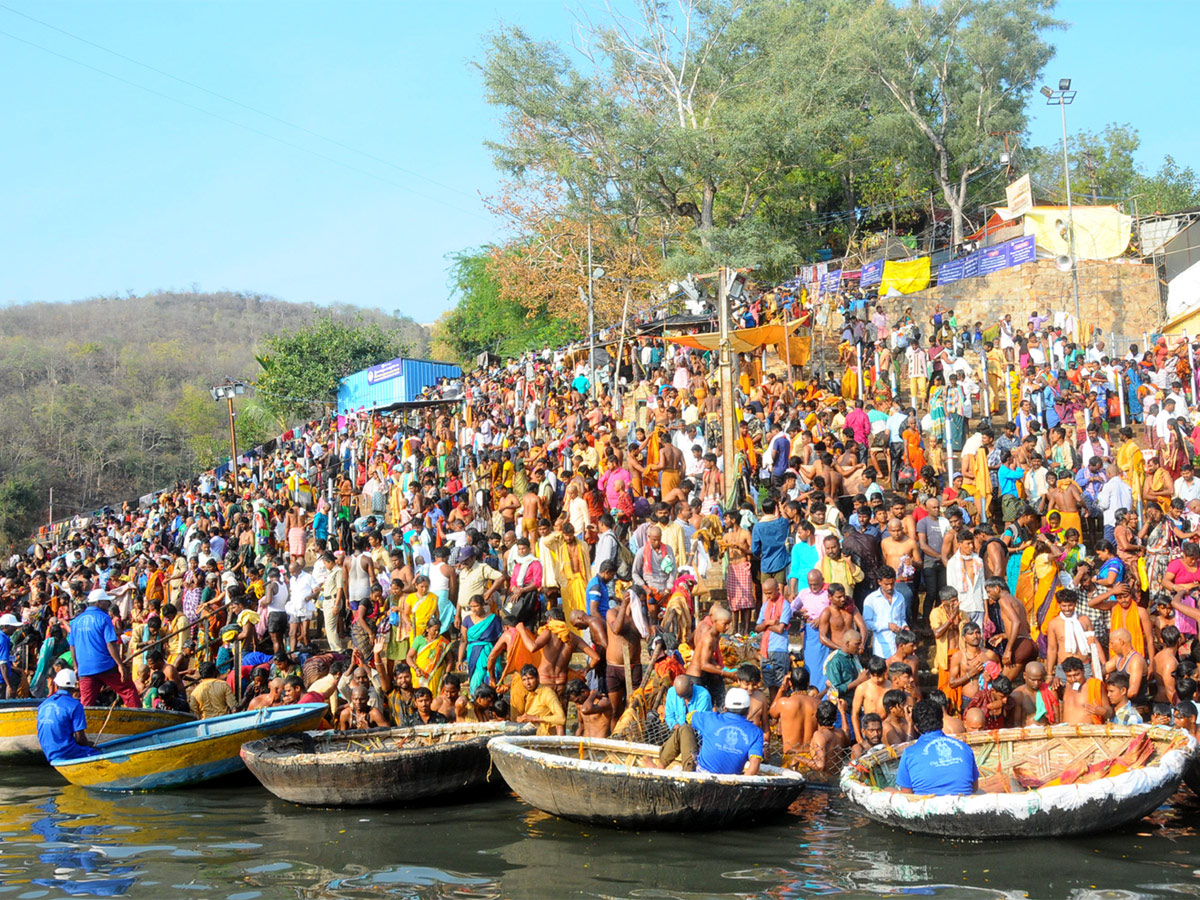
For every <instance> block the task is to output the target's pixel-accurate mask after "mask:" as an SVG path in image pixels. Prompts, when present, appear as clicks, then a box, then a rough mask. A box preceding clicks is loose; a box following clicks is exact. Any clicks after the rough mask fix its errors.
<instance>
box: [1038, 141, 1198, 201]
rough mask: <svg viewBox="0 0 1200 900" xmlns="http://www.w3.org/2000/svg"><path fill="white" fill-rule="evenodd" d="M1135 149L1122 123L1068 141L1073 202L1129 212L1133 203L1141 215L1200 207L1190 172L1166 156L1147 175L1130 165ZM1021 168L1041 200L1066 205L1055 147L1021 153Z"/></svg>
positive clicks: (1136, 145) (1058, 151)
mask: <svg viewBox="0 0 1200 900" xmlns="http://www.w3.org/2000/svg"><path fill="white" fill-rule="evenodd" d="M1140 147H1141V138H1140V137H1139V136H1138V132H1137V129H1136V128H1134V127H1133V126H1131V125H1129V124H1128V123H1126V124H1117V123H1112V124H1110V125H1106V126H1105V127H1104V130H1103V131H1102V132H1100V133H1099V134H1094V133H1092V132H1087V131H1079V132H1076V133H1075V134H1072V135H1070V136H1069V137H1068V139H1067V161H1068V164H1069V165H1070V168H1071V190H1072V194H1073V197H1074V200H1075V202H1078V203H1099V204H1106V203H1117V204H1122V205H1124V207H1125V211H1126V212H1133V208H1132V206H1133V205H1132V202H1131V201H1132V199H1133V198H1134V197H1137V198H1138V204H1137V205H1138V210H1139V212H1141V213H1143V214H1144V213H1152V212H1160V213H1171V212H1178V211H1179V210H1181V209H1189V208H1191V207H1194V206H1196V205H1198V204H1200V177H1197V175H1196V172H1195V171H1194V170H1192V169H1191V168H1188V167H1181V166H1180V165H1179V164H1178V163H1177V162H1176V161H1175V159H1174V157H1172V156H1166V157H1164V158H1163V162H1162V164H1161V165H1160V166H1159V168H1158V169H1157V170H1156V171H1155V172H1153V173H1147V172H1146V171H1145V169H1144V168H1143V167H1142V166H1140V165H1139V164H1138V162H1137V159H1136V157H1137V151H1138V150H1139V149H1140ZM1021 166H1022V168H1026V169H1028V170H1029V171H1030V172H1031V174H1032V175H1033V180H1034V182H1035V184H1036V185H1037V193H1040V194H1041V195H1042V199H1046V200H1049V201H1051V202H1055V203H1062V202H1064V201H1065V200H1066V195H1067V190H1066V181H1065V179H1064V178H1063V168H1062V145H1061V144H1055V145H1052V146H1048V147H1034V148H1032V149H1031V150H1029V151H1026V152H1025V153H1024V154H1023V156H1022V159H1021Z"/></svg>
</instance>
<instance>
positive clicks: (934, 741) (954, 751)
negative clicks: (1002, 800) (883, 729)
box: [896, 700, 979, 796]
mask: <svg viewBox="0 0 1200 900" xmlns="http://www.w3.org/2000/svg"><path fill="white" fill-rule="evenodd" d="M912 722H913V727H914V728H916V730H917V734H918V735H920V736H919V737H918V738H917V740H916V741H915V742H914V743H913V744H911V745H910V746H909V747H908V749H906V750H905V751H904V755H903V756H901V757H900V768H899V769H897V770H896V787H897V789H899V791H900V793H902V794H932V795H935V796H942V795H953V794H972V793H974V792H975V788H976V787H977V786H978V784H979V766H978V765H976V763H975V754H974V753H973V752H972V751H971V748H970V747H968V746H967V745H966V744H965V743H963V742H962V741H960V740H958V739H957V738H952V737H947V736H946V735H945V734H943V733H942V708H941V707H940V706H938V705H937V704H936V703H935V702H934V701H932V700H921V701H919V702H918V703H917V705H916V706H914V707H913V713H912Z"/></svg>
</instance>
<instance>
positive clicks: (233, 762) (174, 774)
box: [50, 703, 329, 791]
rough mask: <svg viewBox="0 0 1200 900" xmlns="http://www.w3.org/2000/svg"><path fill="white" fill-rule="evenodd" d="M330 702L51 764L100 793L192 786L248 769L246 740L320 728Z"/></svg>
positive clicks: (152, 736)
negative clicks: (244, 752)
mask: <svg viewBox="0 0 1200 900" xmlns="http://www.w3.org/2000/svg"><path fill="white" fill-rule="evenodd" d="M328 711H329V706H328V705H327V704H325V703H297V704H295V705H292V706H272V707H268V708H266V709H258V710H253V711H251V712H242V713H233V714H232V715H228V716H217V717H216V718H213V719H201V720H200V721H198V722H192V723H189V724H187V725H176V726H174V727H173V728H163V729H161V730H159V731H152V732H150V733H148V734H143V735H138V736H136V737H129V738H123V739H121V740H118V741H113V742H112V743H110V744H107V745H106V746H105V747H104V748H103V752H102V753H99V754H97V755H96V756H85V757H82V758H80V759H58V760H51V761H50V765H52V766H54V768H55V769H57V770H58V772H59V774H60V775H62V776H63V777H64V778H66V779H67V781H69V782H71V783H72V784H78V785H80V786H82V787H87V788H92V789H93V790H97V791H156V790H162V789H164V788H177V787H189V786H191V785H194V784H200V783H201V782H204V781H210V780H212V779H213V778H219V777H220V776H222V775H229V774H231V773H233V772H237V771H239V770H240V769H243V768H244V765H243V763H242V757H241V756H240V755H239V751H240V750H241V749H242V744H244V743H246V741H255V740H259V739H261V738H265V737H270V736H271V735H274V734H286V733H289V732H294V731H305V730H307V729H309V728H315V727H316V725H317V723H319V722H320V721H321V719H322V717H324V715H325V714H326V713H327V712H328Z"/></svg>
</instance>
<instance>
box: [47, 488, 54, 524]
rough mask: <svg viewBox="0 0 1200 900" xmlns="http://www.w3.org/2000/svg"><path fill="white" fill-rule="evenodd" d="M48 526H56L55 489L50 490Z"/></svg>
mask: <svg viewBox="0 0 1200 900" xmlns="http://www.w3.org/2000/svg"><path fill="white" fill-rule="evenodd" d="M46 524H47V525H53V524H54V488H50V521H49V522H47V523H46Z"/></svg>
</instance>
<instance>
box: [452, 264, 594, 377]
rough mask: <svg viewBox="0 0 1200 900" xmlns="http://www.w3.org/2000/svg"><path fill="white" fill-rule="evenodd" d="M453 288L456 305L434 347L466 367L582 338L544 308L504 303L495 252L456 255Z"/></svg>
mask: <svg viewBox="0 0 1200 900" xmlns="http://www.w3.org/2000/svg"><path fill="white" fill-rule="evenodd" d="M449 286H450V290H451V297H452V298H457V302H456V304H455V306H454V309H452V310H451V311H450V312H449V313H448V314H447V315H446V316H444V317H443V319H441V320H439V322H438V324H437V327H436V328H435V330H434V335H433V340H434V346H435V347H444V348H445V349H447V350H448V351H449V352H450V353H451V354H452V355H453V357H454V358H455V359H457V360H458V361H459V362H461V363H464V364H469V363H470V362H471V361H472V360H474V359H475V358H476V357H477V356H478V355H479V354H480V353H482V352H484V351H487V352H489V353H497V354H499V355H501V356H505V357H508V356H516V355H519V354H521V353H523V352H525V351H526V350H530V349H540V348H542V347H544V346H546V345H550V346H558V345H560V344H563V343H565V342H566V341H569V340H573V339H575V338H577V337H578V336H579V329H578V328H576V327H575V326H574V325H573V324H572V323H571V322H570V321H568V320H567V319H565V318H560V317H558V316H555V315H554V314H552V312H551V311H550V310H549V309H548V308H546V306H545V304H542V305H541V306H540V307H539V308H538V309H537V310H534V311H530V310H529V309H527V308H526V307H525V306H524V305H523V304H521V303H520V302H518V301H516V300H506V299H504V298H503V297H502V296H501V293H500V283H499V281H498V280H497V278H496V276H495V274H494V272H493V271H492V253H491V250H490V248H486V247H485V248H482V249H479V250H467V251H463V252H462V253H456V254H453V255H452V256H451V257H450V282H449Z"/></svg>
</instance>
